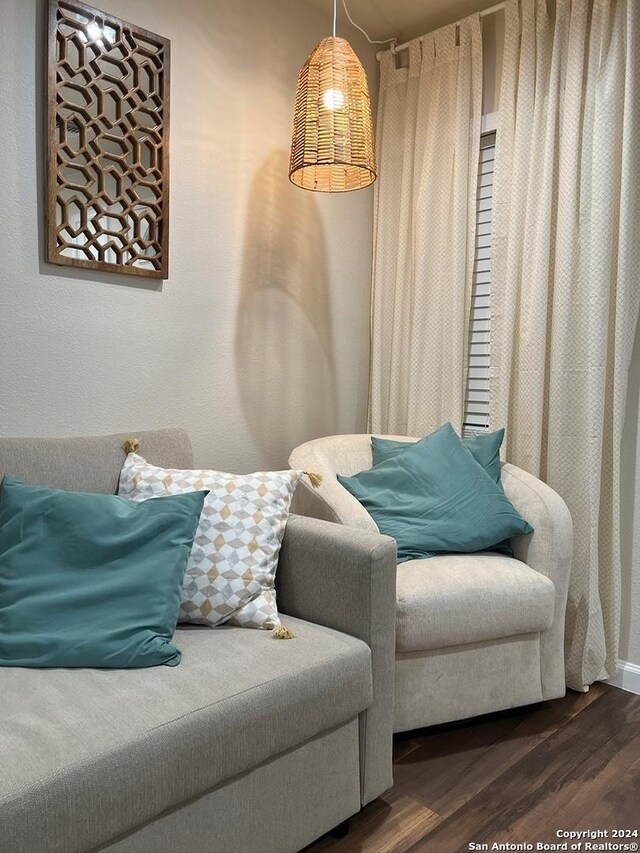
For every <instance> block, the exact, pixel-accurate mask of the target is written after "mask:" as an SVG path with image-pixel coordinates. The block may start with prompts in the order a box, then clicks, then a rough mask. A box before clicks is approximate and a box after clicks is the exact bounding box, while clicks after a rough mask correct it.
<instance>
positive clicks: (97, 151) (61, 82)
mask: <svg viewBox="0 0 640 853" xmlns="http://www.w3.org/2000/svg"><path fill="white" fill-rule="evenodd" d="M47 42H48V46H47V98H46V104H45V110H46V116H45V127H46V139H45V145H46V153H45V157H46V186H47V190H46V195H47V198H46V235H47V236H46V239H47V249H46V257H47V260H48V261H49V262H50V263H54V264H63V265H68V266H75V267H85V268H88V269H93V270H105V271H108V272H118V273H126V274H128V275H140V276H146V277H150V278H163V279H165V278H167V277H168V274H169V272H168V271H169V88H170V42H169V40H168V39H165V38H163V37H162V36H159V35H156V34H155V33H152V32H149V31H148V30H145V29H142V28H141V27H137V26H135V25H133V24H129V23H127V22H126V21H122V20H121V19H120V18H116V17H115V16H114V15H111V14H110V13H107V12H101V11H100V10H99V9H95V8H93V7H92V6H88V5H86V4H85V3H81V2H78V0H49V10H48V39H47Z"/></svg>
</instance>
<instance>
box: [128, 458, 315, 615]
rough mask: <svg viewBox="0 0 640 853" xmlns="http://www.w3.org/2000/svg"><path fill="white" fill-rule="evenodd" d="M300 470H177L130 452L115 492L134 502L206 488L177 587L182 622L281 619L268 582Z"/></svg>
mask: <svg viewBox="0 0 640 853" xmlns="http://www.w3.org/2000/svg"><path fill="white" fill-rule="evenodd" d="M301 476H302V472H301V471H258V472H256V473H255V474H243V475H240V474H225V473H222V472H220V471H206V470H195V471H181V470H177V469H174V468H158V467H157V466H156V465H151V464H150V463H149V462H147V461H146V460H145V459H143V458H142V457H141V456H138V455H137V454H136V453H129V454H128V456H127V458H126V460H125V463H124V466H123V468H122V472H121V474H120V486H119V488H118V494H120V495H124V496H125V497H127V498H130V499H131V500H133V501H145V500H147V499H148V498H155V497H161V496H164V495H177V494H182V493H184V492H192V491H194V490H200V489H209V495H208V496H207V497H206V498H205V501H204V507H203V510H202V515H201V516H200V523H199V525H198V530H197V532H196V536H195V539H194V540H193V548H192V550H191V554H190V556H189V561H188V563H187V571H186V574H185V578H184V585H183V588H182V601H181V604H180V621H181V622H194V623H196V624H199V625H222V624H223V623H228V624H230V625H237V626H240V627H245V628H274V627H276V626H277V625H279V624H280V619H279V617H278V608H277V606H276V593H275V589H274V581H275V574H276V568H277V564H278V554H279V552H280V545H281V544H282V537H283V535H284V529H285V525H286V522H287V517H288V515H289V506H290V505H291V498H292V496H293V492H294V490H295V487H296V485H297V484H298V481H299V479H300V477H301Z"/></svg>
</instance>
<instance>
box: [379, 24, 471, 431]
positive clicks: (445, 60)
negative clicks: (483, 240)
mask: <svg viewBox="0 0 640 853" xmlns="http://www.w3.org/2000/svg"><path fill="white" fill-rule="evenodd" d="M395 60H396V57H395V56H394V55H393V54H392V53H391V52H387V53H385V54H384V56H383V58H382V62H381V81H380V99H379V104H378V131H377V145H378V159H379V165H380V177H379V179H378V182H377V183H376V197H375V226H374V227H375V231H374V234H375V237H374V240H375V244H374V269H373V286H372V326H371V338H372V340H371V382H370V394H369V428H370V429H371V430H373V431H375V432H382V433H401V434H404V435H424V434H425V433H427V432H429V431H430V430H432V429H434V428H435V427H437V426H440V425H441V424H442V423H443V422H445V421H451V422H452V423H453V425H454V426H455V427H456V428H457V429H458V430H460V429H461V427H462V417H463V409H464V388H465V368H466V349H467V327H468V318H469V305H470V295H471V277H472V266H473V247H474V239H475V197H476V182H477V169H478V151H479V144H480V119H481V112H482V41H481V33H480V20H479V17H478V15H474V16H472V17H470V18H465V19H464V20H463V21H460V22H459V23H458V24H452V25H450V26H447V27H444V28H443V29H440V30H437V31H436V32H434V33H431V34H429V35H427V36H425V37H424V38H423V40H422V42H419V41H417V40H416V41H414V42H413V43H412V44H411V46H410V49H409V66H408V68H396V63H395Z"/></svg>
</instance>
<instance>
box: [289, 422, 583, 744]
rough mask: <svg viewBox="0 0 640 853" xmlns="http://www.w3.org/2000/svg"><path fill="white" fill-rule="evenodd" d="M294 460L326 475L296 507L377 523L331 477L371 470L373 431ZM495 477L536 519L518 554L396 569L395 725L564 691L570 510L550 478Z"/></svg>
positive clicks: (318, 443)
mask: <svg viewBox="0 0 640 853" xmlns="http://www.w3.org/2000/svg"><path fill="white" fill-rule="evenodd" d="M385 437H386V438H392V439H396V440H400V441H416V440H417V439H415V438H410V437H408V436H385ZM289 463H290V465H292V466H293V467H294V468H302V469H304V470H306V471H314V472H318V473H320V474H322V483H321V485H320V486H319V487H318V488H313V487H312V486H311V485H310V484H308V483H305V484H304V485H303V486H302V487H301V488H300V489H298V491H297V493H296V496H295V503H294V507H295V512H298V513H301V514H303V515H309V516H315V517H317V518H322V519H325V520H328V521H334V522H338V523H339V524H343V525H348V526H349V527H351V528H356V529H358V530H359V531H361V532H364V531H368V532H372V533H373V532H376V531H377V530H378V528H377V526H376V523H375V522H374V520H373V519H372V518H371V516H370V515H369V513H368V512H367V511H366V510H365V509H364V507H363V506H362V505H361V504H360V503H359V502H358V501H357V500H356V499H355V498H354V497H353V496H352V495H351V494H350V493H349V492H348V491H347V490H346V489H345V488H343V487H342V486H341V485H340V483H339V482H338V480H337V479H336V474H341V475H345V476H350V475H353V474H356V473H357V472H359V471H362V470H364V469H366V468H370V467H371V465H372V454H371V436H370V435H341V436H329V437H327V438H320V439H317V440H315V441H310V442H308V443H307V444H303V445H301V446H300V447H298V448H296V449H295V450H294V451H293V453H292V454H291V456H290V459H289ZM502 485H503V486H504V489H505V492H506V494H507V496H508V497H509V499H510V500H511V501H512V502H513V504H514V505H515V506H516V507H517V509H518V510H519V511H520V513H521V514H522V515H523V516H524V517H525V518H526V519H527V521H529V522H530V523H531V524H532V525H533V527H534V528H535V533H533V534H531V535H527V536H519V537H517V538H515V539H513V541H512V545H513V551H514V558H513V559H512V558H509V557H506V556H502V555H499V554H493V553H482V554H451V555H442V556H437V557H432V558H431V559H428V560H412V561H410V562H406V563H401V564H400V565H399V566H398V573H397V605H396V606H397V617H396V620H397V628H396V663H395V670H396V678H395V708H394V730H395V731H405V730H409V729H415V728H419V727H421V726H430V725H433V724H435V723H444V722H449V721H452V720H458V719H464V718H467V717H473V716H476V715H478V714H485V713H487V712H490V711H498V710H501V709H504V708H511V707H515V706H518V705H526V704H529V703H532V702H539V701H541V700H543V699H554V698H556V697H558V696H563V695H564V692H565V679H564V617H565V607H566V601H567V589H568V582H569V569H570V564H571V555H572V538H573V533H572V525H571V517H570V515H569V511H568V510H567V507H566V505H565V503H564V501H563V500H562V498H560V496H559V495H557V494H556V493H555V492H554V491H553V490H552V489H550V488H549V486H547V485H545V484H544V483H542V482H540V480H537V479H536V478H535V477H532V476H531V475H530V474H527V473H526V472H525V471H522V470H520V469H519V468H516V467H515V466H513V465H508V464H507V465H503V466H502Z"/></svg>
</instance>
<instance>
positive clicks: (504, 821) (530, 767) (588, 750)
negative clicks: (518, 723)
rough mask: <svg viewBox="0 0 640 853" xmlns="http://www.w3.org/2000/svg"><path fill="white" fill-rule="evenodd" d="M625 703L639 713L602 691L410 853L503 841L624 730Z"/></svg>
mask: <svg viewBox="0 0 640 853" xmlns="http://www.w3.org/2000/svg"><path fill="white" fill-rule="evenodd" d="M612 689H613V688H612ZM608 697H609V698H608ZM629 705H637V706H638V708H636V714H637V712H638V710H640V703H638V701H637V697H634V696H633V695H632V694H625V695H624V696H623V695H621V693H620V691H617V692H616V694H615V696H611V695H610V694H609V692H608V691H605V692H604V693H603V694H602V695H601V696H599V697H598V698H597V699H596V700H595V701H594V702H592V703H591V704H590V705H588V706H587V707H586V708H585V709H584V710H583V711H582V712H581V713H579V714H577V715H576V716H575V718H574V719H573V721H572V723H571V724H570V725H564V726H562V727H560V728H559V729H557V730H556V731H555V732H554V733H553V734H551V735H550V736H549V737H547V738H546V739H545V740H543V741H542V742H541V743H540V744H538V745H537V746H536V748H535V749H533V750H531V751H530V752H528V753H527V754H526V755H525V756H524V757H523V758H522V759H521V760H520V761H518V762H516V763H515V764H514V765H513V766H512V767H511V768H509V769H508V770H507V771H506V772H505V773H502V774H501V775H500V776H498V777H497V778H496V779H495V780H494V782H492V783H491V784H490V785H488V786H486V787H485V788H483V789H482V790H481V791H480V793H479V794H478V795H477V796H475V797H473V798H472V799H471V800H470V801H469V802H468V803H467V804H466V805H465V806H463V807H462V808H460V809H458V810H456V811H455V812H453V814H451V815H450V816H449V817H448V818H446V819H445V820H444V821H443V822H442V823H440V824H439V825H438V826H437V827H436V828H435V829H434V831H433V832H431V833H430V834H429V835H427V836H425V838H424V839H422V840H421V841H420V842H418V844H416V845H414V847H413V848H411V850H412V851H413V853H434V851H437V853H449V851H451V852H452V853H456V851H458V850H462V849H468V844H469V842H471V841H475V842H483V841H496V840H503V837H502V836H503V835H506V833H507V832H508V830H509V828H510V827H511V825H512V824H513V823H515V822H516V821H517V820H518V819H520V818H521V817H522V815H523V814H525V813H527V812H529V811H531V810H532V809H533V808H534V807H535V806H536V805H537V804H538V802H539V801H540V799H541V798H544V797H545V795H546V794H547V792H549V791H550V790H551V791H553V790H555V789H559V788H560V787H562V786H563V785H565V784H568V782H569V781H570V780H571V778H572V776H573V775H574V774H575V772H576V769H577V768H578V767H580V765H582V764H583V762H585V761H586V760H587V759H588V758H589V756H590V755H591V754H592V753H594V752H595V751H597V750H599V749H601V748H602V747H603V746H604V745H605V744H607V743H608V742H609V741H610V740H611V738H612V737H613V735H614V733H615V732H616V731H617V730H618V729H619V728H621V727H623V726H625V723H626V722H627V718H628V706H629ZM634 725H635V723H634ZM627 732H628V729H627ZM547 820H548V818H547Z"/></svg>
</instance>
